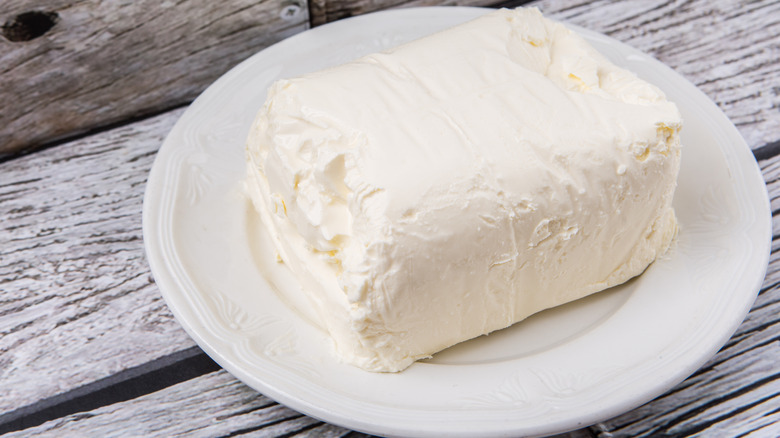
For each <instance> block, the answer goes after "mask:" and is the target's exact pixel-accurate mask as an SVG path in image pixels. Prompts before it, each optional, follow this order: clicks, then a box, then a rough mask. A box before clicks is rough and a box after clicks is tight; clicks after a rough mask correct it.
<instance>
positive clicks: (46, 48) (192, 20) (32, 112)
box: [0, 0, 308, 156]
mask: <svg viewBox="0 0 780 438" xmlns="http://www.w3.org/2000/svg"><path fill="white" fill-rule="evenodd" d="M28 11H45V12H47V13H51V14H56V15H57V17H58V19H57V21H56V24H55V25H54V27H52V28H51V29H50V30H49V31H48V32H46V33H45V34H43V35H42V36H40V37H38V38H35V39H32V40H29V41H19V42H13V41H10V40H9V39H8V37H7V36H6V37H5V38H3V37H0V102H4V104H3V109H2V111H0V156H2V155H7V154H9V153H12V152H17V151H20V150H22V149H30V148H34V147H36V146H39V145H41V144H44V143H49V142H52V141H54V140H57V139H59V138H63V137H70V136H73V135H74V134H77V133H79V132H84V131H88V130H91V129H95V128H98V127H102V126H106V125H108V124H112V123H116V122H120V121H125V120H127V119H130V118H135V117H139V116H142V115H148V114H153V113H158V112H160V111H162V110H166V109H170V108H173V107H176V106H178V105H181V104H183V103H186V102H189V101H191V100H192V99H193V98H195V97H196V96H197V95H198V94H199V93H200V92H201V91H202V90H203V89H204V88H205V87H206V86H207V85H208V84H210V83H211V82H213V81H214V80H215V79H216V78H217V77H219V76H220V75H221V74H222V73H224V72H225V71H227V70H228V69H230V68H231V67H233V66H234V65H236V64H237V63H239V62H240V61H242V60H244V59H245V58H247V57H249V56H250V55H252V54H254V53H255V52H257V51H259V50H260V49H262V48H264V47H266V46H268V45H270V44H271V43H273V42H276V41H278V40H280V39H283V38H285V37H287V36H289V35H291V34H293V33H296V32H299V31H301V30H303V29H305V28H306V27H308V9H307V7H306V0H285V1H277V0H267V1H256V0H228V1H219V2H213V1H208V0H176V1H173V0H168V1H164V2H158V1H152V0H142V1H135V2H111V1H99V0H54V1H48V2H43V3H42V2H40V1H38V0H17V1H13V2H0V23H6V24H8V23H9V22H13V21H14V18H15V17H17V16H19V15H20V14H22V13H24V12H28Z"/></svg>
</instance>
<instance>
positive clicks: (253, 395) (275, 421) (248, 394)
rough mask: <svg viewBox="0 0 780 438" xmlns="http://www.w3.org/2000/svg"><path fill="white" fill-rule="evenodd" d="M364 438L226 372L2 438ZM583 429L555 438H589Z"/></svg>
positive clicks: (362, 434) (590, 437) (590, 435)
mask: <svg viewBox="0 0 780 438" xmlns="http://www.w3.org/2000/svg"><path fill="white" fill-rule="evenodd" d="M29 435H35V436H41V437H49V436H51V437H83V436H100V437H111V436H187V437H231V436H239V435H240V436H262V437H266V438H272V437H284V438H293V437H295V438H315V437H317V438H319V437H323V438H363V437H365V438H367V437H370V436H371V435H366V434H364V433H359V432H354V431H351V430H349V429H344V428H342V427H339V426H335V425H331V424H327V423H323V422H321V421H317V420H315V419H313V418H311V417H307V416H305V415H302V414H300V413H298V412H296V411H294V410H292V409H289V408H286V407H284V406H282V405H279V404H277V403H275V402H274V401H273V400H271V399H269V398H267V397H265V396H263V395H262V394H259V393H258V392H257V391H255V390H253V389H251V388H249V387H248V386H246V385H244V384H243V383H241V382H239V381H237V380H236V379H235V378H233V377H232V376H230V375H229V374H228V373H227V372H225V371H218V372H214V373H210V374H206V375H203V376H201V377H198V378H196V379H192V380H190V381H188V382H184V383H180V384H178V385H174V386H171V387H170V388H166V389H164V390H162V391H158V392H155V393H153V394H149V395H145V396H143V397H138V398H137V399H134V400H130V401H127V402H122V403H117V404H114V405H111V406H105V407H103V408H100V409H96V410H93V411H90V412H81V413H78V414H73V415H69V416H66V417H63V418H60V419H57V420H52V421H49V422H47V423H44V424H42V425H40V426H37V427H34V428H29V429H26V430H24V431H19V432H15V433H9V434H6V435H4V436H5V437H7V438H12V437H21V436H29ZM592 437H593V434H592V433H591V432H590V431H589V430H587V429H583V430H580V431H575V432H572V433H566V434H561V435H557V436H556V438H592Z"/></svg>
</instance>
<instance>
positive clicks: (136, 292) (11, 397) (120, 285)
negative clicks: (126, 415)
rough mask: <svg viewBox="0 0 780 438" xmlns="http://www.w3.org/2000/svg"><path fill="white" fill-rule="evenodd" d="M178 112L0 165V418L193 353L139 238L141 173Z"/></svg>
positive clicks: (145, 170)
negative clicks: (114, 375) (185, 351)
mask: <svg viewBox="0 0 780 438" xmlns="http://www.w3.org/2000/svg"><path fill="white" fill-rule="evenodd" d="M181 113H182V111H181V110H176V111H171V112H168V113H166V114H164V115H162V116H159V117H155V118H151V119H147V120H145V121H143V122H140V123H135V124H131V125H128V126H127V127H123V128H118V129H114V130H111V131H107V132H105V133H102V134H99V135H95V136H91V137H87V138H85V139H83V140H80V141H77V142H74V143H70V144H67V145H63V146H61V147H56V148H50V149H47V150H44V151H41V152H39V153H36V154H31V155H27V156H24V157H21V158H18V159H15V160H11V161H7V162H4V163H0V217H2V218H3V220H2V222H0V242H2V245H0V288H2V290H3V294H2V296H1V297H0V388H2V396H0V413H3V412H7V411H10V410H12V409H14V408H17V407H20V406H24V405H27V404H30V403H32V402H35V401H37V400H39V399H42V398H46V397H50V396H52V395H54V394H57V393H60V392H64V391H67V390H69V389H73V388H75V387H77V386H81V385H83V384H85V383H88V382H91V381H94V380H97V379H99V378H102V377H105V376H107V375H110V374H112V373H115V372H117V371H120V370H123V369H126V368H129V367H132V366H134V365H139V364H143V363H145V362H148V361H149V360H151V359H155V358H157V357H160V356H163V355H166V354H168V353H172V352H174V351H177V350H180V349H183V348H187V347H190V346H192V345H194V343H193V341H192V340H191V339H190V338H189V337H188V336H187V334H186V333H185V332H184V330H182V329H181V327H180V326H179V324H178V323H176V321H175V320H174V319H173V317H172V315H171V313H170V311H169V310H168V308H167V306H166V305H165V303H164V302H163V300H162V297H161V296H160V293H159V291H158V290H157V287H156V286H155V284H154V280H153V279H152V277H151V275H150V272H149V265H148V264H147V261H146V257H145V254H144V248H143V241H142V232H141V208H142V198H143V193H144V187H145V183H146V178H147V175H148V172H149V169H150V168H151V165H152V161H153V159H154V156H155V153H156V151H157V149H158V148H159V146H160V144H161V143H162V140H163V138H164V136H165V134H166V133H167V132H168V130H169V129H170V128H171V126H172V125H173V123H174V122H175V121H176V119H177V118H178V117H179V116H180V115H181Z"/></svg>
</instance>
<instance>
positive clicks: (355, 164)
mask: <svg viewBox="0 0 780 438" xmlns="http://www.w3.org/2000/svg"><path fill="white" fill-rule="evenodd" d="M680 123H681V120H680V114H679V112H678V111H677V108H676V107H675V106H674V104H672V103H670V102H667V101H666V100H665V98H664V96H663V93H661V91H660V90H658V89H657V88H655V87H654V86H652V85H649V84H647V83H646V82H643V81H641V80H639V79H637V78H636V77H635V76H634V75H633V74H631V73H629V72H626V71H624V70H621V69H619V68H617V67H615V66H613V65H612V64H610V63H609V62H608V61H607V60H606V59H605V58H603V57H602V56H601V55H599V54H598V53H596V52H595V51H594V50H593V49H592V48H590V47H589V46H588V45H587V44H586V43H585V42H584V41H583V40H582V39H581V38H580V37H578V36H577V35H575V34H574V33H572V32H570V31H568V30H567V29H566V28H565V27H563V26H562V25H560V24H557V23H554V22H551V21H548V20H546V19H543V18H542V17H541V15H540V14H539V13H538V11H536V10H534V9H530V10H525V9H518V10H515V11H509V10H501V11H497V12H495V13H492V14H489V15H486V16H484V17H481V18H479V19H477V20H474V21H472V22H470V23H467V24H465V25H462V26H459V27H457V28H453V29H450V30H448V31H445V32H442V33H439V34H436V35H433V36H430V37H427V38H424V39H422V40H418V41H416V42H414V43H410V44H407V45H404V46H401V47H399V48H397V49H394V50H392V51H389V52H386V53H381V54H375V55H370V56H367V57H364V58H361V59H359V60H357V61H354V62H352V63H349V64H345V65H342V66H339V67H335V68H332V69H328V70H324V71H320V72H316V73H312V74H309V75H306V76H303V77H299V78H294V79H288V80H282V81H279V82H277V83H276V84H275V85H274V86H273V87H272V88H271V90H269V94H268V99H267V101H266V104H265V106H264V108H263V110H262V111H261V112H260V114H259V115H258V118H257V120H256V123H255V125H254V126H253V128H252V131H251V133H250V137H249V140H248V157H249V162H248V169H249V180H248V184H247V187H248V189H249V192H250V194H251V195H252V199H253V201H254V203H255V206H256V207H257V209H258V211H259V212H260V213H261V216H262V217H263V220H264V223H265V224H266V225H267V226H268V227H269V229H270V230H271V233H272V235H273V237H274V239H275V241H276V243H277V247H278V250H279V253H280V255H281V257H282V259H283V260H284V261H285V263H287V264H288V266H289V267H290V268H291V269H292V270H293V271H294V272H295V273H296V274H297V275H298V276H299V277H300V278H301V281H302V283H303V285H304V288H305V289H306V290H307V292H308V293H309V294H308V295H309V299H310V300H311V303H310V304H309V305H313V306H314V307H315V309H316V311H317V313H318V314H319V316H320V318H321V320H322V325H323V326H324V327H325V328H326V329H327V330H328V331H329V333H330V334H331V336H332V337H333V339H334V341H335V347H336V351H337V352H338V354H339V355H340V357H341V358H342V359H343V360H345V361H347V362H349V363H353V364H355V365H357V366H360V367H363V368H366V369H369V370H375V371H398V370H401V369H404V368H405V367H407V366H409V365H410V364H411V363H412V362H413V361H414V360H417V359H420V358H423V357H428V356H430V355H431V354H433V353H435V352H436V351H439V350H441V349H443V348H446V347H448V346H450V345H453V344H455V343H458V342H461V341H463V340H466V339H470V338H473V337H476V336H479V335H481V334H485V333H489V332H491V331H493V330H497V329H500V328H504V327H506V326H509V325H511V324H513V323H515V322H517V321H519V320H522V319H524V318H525V317H527V316H528V315H530V314H533V313H535V312H538V311H540V310H543V309H545V308H549V307H552V306H555V305H559V304H562V303H565V302H569V301H572V300H575V299H577V298H580V297H582V296H585V295H587V294H589V293H592V292H595V291H598V290H602V289H605V288H608V287H610V286H613V285H615V284H619V283H622V282H624V281H626V280H628V279H629V278H631V277H633V276H635V275H638V274H640V273H641V272H642V271H643V270H644V269H645V268H646V267H647V265H648V264H649V263H650V262H652V261H653V260H654V259H655V257H656V256H657V255H659V254H660V253H662V252H663V251H664V250H665V249H666V247H667V246H668V244H669V242H670V240H671V239H672V238H673V236H674V234H675V231H676V221H675V218H674V213H673V211H672V209H671V199H672V196H673V193H674V188H675V185H676V176H677V172H678V169H679V159H680V146H679V139H678V136H677V131H678V130H679V127H680ZM299 305H303V304H299Z"/></svg>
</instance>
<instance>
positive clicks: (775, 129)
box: [531, 0, 780, 147]
mask: <svg viewBox="0 0 780 438" xmlns="http://www.w3.org/2000/svg"><path fill="white" fill-rule="evenodd" d="M531 5H535V6H538V7H539V8H540V9H541V10H542V11H543V12H544V13H545V14H547V15H549V16H550V17H553V18H556V19H560V20H563V21H566V22H569V23H573V24H576V25H580V26H583V27H585V28H588V29H591V30H595V31H597V32H601V33H604V34H606V35H609V36H611V37H613V38H615V39H617V40H620V41H622V42H624V43H627V44H629V45H631V46H633V47H635V48H637V49H639V50H642V51H644V52H646V53H649V54H651V55H653V56H655V57H656V58H658V59H659V60H661V61H662V62H663V63H664V64H666V65H668V66H670V67H672V68H673V69H675V70H676V71H677V72H678V73H680V74H682V75H683V76H685V77H686V78H688V79H689V80H690V81H691V82H693V83H694V84H696V85H697V86H698V87H699V88H700V89H701V90H702V91H704V92H705V93H706V94H707V95H708V96H709V97H710V98H711V99H713V100H714V101H715V102H716V103H717V104H718V106H719V107H720V108H721V109H722V110H723V111H725V112H726V114H727V115H728V116H729V118H730V119H731V121H732V122H733V123H734V124H735V125H737V127H738V128H739V130H740V132H741V133H742V135H743V136H744V137H745V139H746V140H747V142H748V144H749V145H751V147H757V146H760V145H763V144H765V143H770V142H773V141H776V140H778V137H780V117H779V116H780V80H778V78H780V2H776V1H768V0H764V1H745V0H742V1H733V0H716V1H706V0H684V1H668V0H652V1H645V0H629V1H622V2H620V3H619V4H616V3H615V2H611V1H608V0H596V1H589V0H554V1H553V0H549V1H540V2H533V3H531Z"/></svg>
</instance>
